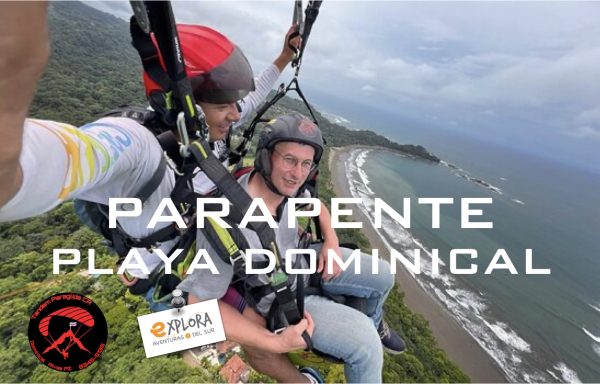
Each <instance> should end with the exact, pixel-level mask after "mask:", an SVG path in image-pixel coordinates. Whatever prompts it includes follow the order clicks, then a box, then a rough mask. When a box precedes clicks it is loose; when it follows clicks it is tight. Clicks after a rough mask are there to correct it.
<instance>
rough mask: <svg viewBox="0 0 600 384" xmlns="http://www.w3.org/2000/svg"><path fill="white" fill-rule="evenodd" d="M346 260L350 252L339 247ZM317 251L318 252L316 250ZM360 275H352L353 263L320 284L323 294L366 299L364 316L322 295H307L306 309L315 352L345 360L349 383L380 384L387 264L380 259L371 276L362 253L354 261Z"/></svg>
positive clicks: (390, 280)
mask: <svg viewBox="0 0 600 384" xmlns="http://www.w3.org/2000/svg"><path fill="white" fill-rule="evenodd" d="M341 250H342V256H343V259H344V260H346V259H347V258H348V257H349V256H350V254H351V252H352V251H351V250H350V249H346V248H342V249H341ZM317 251H318V249H317ZM356 262H358V263H360V274H355V273H354V262H353V263H352V264H350V266H349V267H348V268H347V269H346V270H345V271H344V272H342V273H341V274H340V275H339V276H337V277H335V278H333V279H331V280H329V281H328V282H325V281H323V282H322V287H323V291H324V292H325V293H326V294H329V295H336V296H337V295H349V296H356V297H362V298H365V299H367V308H366V309H367V311H366V312H367V314H366V315H365V314H363V313H361V312H359V311H357V310H355V309H353V308H350V307H348V306H346V305H343V304H339V303H336V302H334V301H332V300H330V299H328V298H326V297H323V296H307V297H306V299H305V308H306V310H307V311H308V313H310V314H311V316H312V317H313V320H314V323H315V330H314V332H313V337H312V340H313V346H314V347H315V349H317V350H319V351H321V352H325V353H327V354H329V355H332V356H335V357H337V358H339V359H342V360H343V361H344V373H345V375H346V380H347V381H348V382H349V383H353V382H363V383H375V382H377V383H380V382H381V381H382V377H381V372H382V369H383V349H382V346H381V340H380V338H379V334H378V333H377V326H378V325H379V322H380V321H381V319H382V315H383V303H384V302H385V299H386V298H387V295H388V293H389V292H390V290H391V289H392V287H393V286H394V277H393V275H392V274H391V273H390V265H389V263H388V262H386V261H385V260H379V261H378V264H379V265H378V266H379V272H378V274H372V273H371V271H372V267H371V263H372V257H371V256H370V255H367V254H364V253H361V254H360V256H359V257H358V258H357V259H356Z"/></svg>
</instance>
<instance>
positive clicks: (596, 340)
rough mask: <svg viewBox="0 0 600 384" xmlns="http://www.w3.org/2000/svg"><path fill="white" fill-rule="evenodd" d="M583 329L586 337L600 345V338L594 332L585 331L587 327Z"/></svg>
mask: <svg viewBox="0 0 600 384" xmlns="http://www.w3.org/2000/svg"><path fill="white" fill-rule="evenodd" d="M581 329H582V330H583V332H585V334H586V335H588V336H589V337H590V339H592V340H594V341H595V342H596V343H600V337H599V336H596V335H594V334H593V333H592V332H590V331H588V330H587V329H585V327H581Z"/></svg>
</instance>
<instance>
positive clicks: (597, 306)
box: [589, 303, 600, 312]
mask: <svg viewBox="0 0 600 384" xmlns="http://www.w3.org/2000/svg"><path fill="white" fill-rule="evenodd" d="M589 306H590V307H592V308H593V309H595V310H596V311H598V312H600V303H598V305H594V304H589Z"/></svg>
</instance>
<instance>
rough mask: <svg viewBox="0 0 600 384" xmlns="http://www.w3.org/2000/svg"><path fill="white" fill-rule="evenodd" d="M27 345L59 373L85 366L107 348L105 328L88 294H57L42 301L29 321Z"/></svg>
mask: <svg viewBox="0 0 600 384" xmlns="http://www.w3.org/2000/svg"><path fill="white" fill-rule="evenodd" d="M28 333H29V345H30V346H31V350H32V351H33V353H34V355H35V356H36V357H37V358H38V359H39V360H40V361H41V362H42V363H44V364H45V365H46V366H48V367H50V368H52V369H55V370H57V371H62V372H72V371H78V370H80V369H84V368H87V367H88V366H90V365H91V364H92V363H93V362H94V361H96V360H97V359H98V357H100V355H101V354H102V351H103V350H104V348H105V347H106V340H107V337H108V327H107V325H106V319H105V318H104V314H103V313H102V311H101V310H100V308H99V307H98V306H97V305H96V304H95V303H94V302H93V301H92V300H91V299H90V298H88V297H86V296H83V295H79V294H76V293H70V292H68V293H59V294H57V295H54V296H50V297H49V298H47V299H46V300H44V301H42V302H41V303H40V304H39V305H38V306H37V307H36V309H35V310H34V311H33V314H32V315H31V318H30V320H29V331H28Z"/></svg>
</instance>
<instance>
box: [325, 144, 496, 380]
mask: <svg viewBox="0 0 600 384" xmlns="http://www.w3.org/2000/svg"><path fill="white" fill-rule="evenodd" d="M349 153H350V151H349V150H348V148H344V149H343V150H340V149H335V148H332V149H331V156H330V158H329V168H330V170H331V175H332V183H333V186H334V191H335V193H336V195H337V196H338V197H350V196H351V195H350V192H349V188H348V181H347V179H346V176H345V163H346V160H347V158H348V155H349ZM354 219H355V220H357V221H362V222H363V232H364V234H365V235H366V236H367V237H368V238H369V241H370V242H371V246H372V248H377V249H381V250H385V249H386V246H385V245H384V243H383V241H382V240H381V238H380V237H379V235H378V234H377V232H376V231H375V229H374V228H373V227H372V226H371V224H370V222H369V220H368V219H367V218H366V217H365V216H364V214H363V213H362V212H361V211H360V210H355V217H354ZM381 254H382V256H384V255H385V256H387V254H388V252H385V251H383V252H381ZM396 281H397V283H398V285H399V286H400V289H401V290H402V291H403V292H404V294H405V302H406V304H407V305H408V306H409V308H410V309H411V310H412V311H413V312H415V313H419V314H421V315H423V316H424V317H425V319H427V321H429V326H430V328H431V330H432V332H433V334H434V336H435V338H436V339H437V342H438V345H439V346H440V347H441V348H442V349H444V350H445V351H446V352H447V353H448V356H449V357H450V359H451V360H452V361H454V362H455V363H456V364H458V365H459V366H460V367H461V369H462V370H463V371H464V372H465V373H467V374H468V375H469V376H470V377H471V381H473V382H485V383H489V382H506V381H507V380H506V378H505V377H504V375H503V373H502V371H501V370H500V368H499V367H498V366H497V365H496V363H495V362H494V360H493V359H492V358H491V357H490V356H489V355H488V354H487V353H486V352H485V351H484V350H483V348H481V347H480V346H479V344H477V342H476V341H475V340H474V339H473V338H472V337H471V336H470V335H469V334H468V333H467V331H465V330H464V329H463V328H462V327H461V326H460V324H459V323H458V322H457V321H456V320H455V319H454V318H453V317H452V316H451V315H450V314H449V313H448V312H447V311H446V310H445V309H444V308H443V307H442V306H441V304H439V303H438V302H437V301H435V299H433V298H432V297H431V296H429V294H428V293H427V292H425V291H424V290H423V289H422V288H421V287H420V286H419V285H418V283H417V282H416V280H415V279H414V278H413V277H412V276H411V275H410V274H409V273H408V272H406V271H405V270H404V269H402V268H399V269H398V273H397V275H396Z"/></svg>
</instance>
